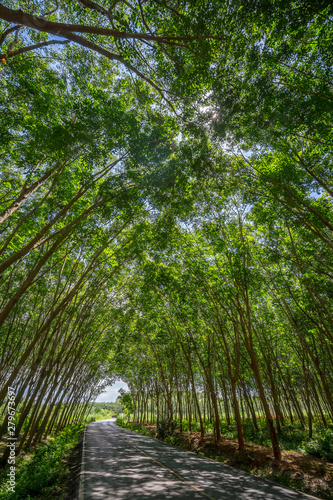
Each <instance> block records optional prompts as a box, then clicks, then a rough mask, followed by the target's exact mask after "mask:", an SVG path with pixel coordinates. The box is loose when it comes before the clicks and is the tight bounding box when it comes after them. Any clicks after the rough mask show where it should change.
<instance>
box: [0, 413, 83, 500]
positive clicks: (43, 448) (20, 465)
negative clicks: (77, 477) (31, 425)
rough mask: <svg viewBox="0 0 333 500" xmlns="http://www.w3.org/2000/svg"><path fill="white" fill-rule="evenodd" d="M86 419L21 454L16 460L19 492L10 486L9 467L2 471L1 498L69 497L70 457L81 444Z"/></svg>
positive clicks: (39, 499)
mask: <svg viewBox="0 0 333 500" xmlns="http://www.w3.org/2000/svg"><path fill="white" fill-rule="evenodd" d="M85 425H86V422H85V423H82V424H76V425H71V426H68V427H66V428H65V429H64V430H63V431H62V432H60V433H59V434H56V435H55V436H52V437H50V438H49V439H48V441H47V442H46V443H43V444H41V445H40V446H38V448H37V449H34V450H32V452H31V453H25V454H21V455H20V456H19V457H17V460H16V471H15V472H16V486H15V492H14V493H12V492H9V491H8V488H7V473H8V469H7V468H5V469H2V470H1V471H0V499H1V500H23V499H26V500H29V499H32V498H33V499H36V500H45V499H47V498H54V499H57V500H64V499H65V498H66V486H67V482H68V478H69V467H70V464H69V458H70V455H71V452H72V451H73V449H74V448H75V446H76V445H77V444H78V442H79V439H80V435H81V433H82V431H83V429H84V427H85Z"/></svg>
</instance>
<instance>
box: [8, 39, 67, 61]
mask: <svg viewBox="0 0 333 500" xmlns="http://www.w3.org/2000/svg"><path fill="white" fill-rule="evenodd" d="M67 43H69V40H59V41H58V40H49V41H48V42H41V43H37V44H36V45H29V46H28V47H21V48H20V49H17V50H13V51H12V52H8V53H7V54H0V59H2V58H5V59H10V58H11V57H14V56H18V55H19V54H24V53H25V52H29V51H30V50H36V49H41V48H42V47H46V46H48V45H56V44H58V45H59V44H60V45H66V44H67Z"/></svg>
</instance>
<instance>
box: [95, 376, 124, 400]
mask: <svg viewBox="0 0 333 500" xmlns="http://www.w3.org/2000/svg"><path fill="white" fill-rule="evenodd" d="M121 387H122V388H123V389H125V391H128V390H129V389H128V385H127V384H126V382H123V381H122V380H118V381H117V382H115V383H114V384H113V385H109V386H107V387H106V388H105V390H104V392H102V394H100V395H99V396H98V398H97V399H96V403H112V402H114V401H115V400H116V399H117V397H118V396H119V392H118V391H119V389H120V388H121Z"/></svg>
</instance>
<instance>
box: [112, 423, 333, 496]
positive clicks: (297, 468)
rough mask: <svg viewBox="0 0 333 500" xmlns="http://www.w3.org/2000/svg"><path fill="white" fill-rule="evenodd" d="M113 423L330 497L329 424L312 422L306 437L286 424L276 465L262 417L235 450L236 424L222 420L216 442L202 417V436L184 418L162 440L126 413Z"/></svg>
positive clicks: (332, 469)
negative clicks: (243, 444)
mask: <svg viewBox="0 0 333 500" xmlns="http://www.w3.org/2000/svg"><path fill="white" fill-rule="evenodd" d="M116 424H117V425H119V426H121V427H124V428H127V429H130V430H134V431H136V432H139V433H141V434H144V435H146V436H150V437H155V438H158V439H161V440H163V441H164V442H166V443H169V444H172V445H175V446H178V447H180V448H183V449H185V450H188V451H192V452H194V453H197V454H198V455H201V456H204V457H208V458H211V459H213V460H217V461H219V462H222V463H224V464H226V465H230V466H232V467H237V468H239V469H241V470H244V471H246V472H249V473H251V474H254V475H256V476H259V477H261V478H263V479H268V480H271V481H274V482H276V483H279V484H281V485H283V486H287V487H289V488H293V489H296V490H298V491H302V492H304V493H308V494H311V495H314V496H316V497H318V498H322V499H324V500H333V465H332V464H331V463H329V461H333V460H332V458H333V455H332V452H333V439H332V438H333V429H332V425H330V426H329V427H328V428H327V429H325V428H323V427H322V426H321V424H320V423H317V424H316V425H315V426H314V432H313V437H312V438H311V439H310V438H309V437H308V433H307V431H306V430H304V429H302V428H301V427H300V426H298V425H297V424H296V425H295V424H293V425H291V424H286V425H285V427H284V428H283V431H282V433H281V435H280V436H279V440H280V443H281V448H282V449H283V459H282V461H281V463H280V464H276V463H275V462H274V460H273V455H272V451H271V448H270V441H269V436H268V433H267V431H266V429H265V428H264V422H258V426H259V429H258V432H257V433H256V431H255V429H254V426H253V423H252V421H250V422H249V421H247V422H245V425H244V436H245V440H246V450H245V451H244V452H239V451H238V449H237V448H238V443H237V430H236V426H235V425H234V424H231V425H228V424H227V423H226V422H222V424H221V431H222V433H223V439H222V441H221V443H219V444H218V445H217V444H216V443H215V441H214V435H213V433H214V431H213V426H212V424H210V422H205V430H206V434H205V437H204V439H203V440H202V439H200V433H199V432H198V431H199V430H200V428H199V425H198V424H197V423H195V422H192V425H191V427H192V431H191V432H190V431H189V427H188V423H187V422H184V421H183V432H182V433H180V432H179V429H177V428H176V430H175V432H174V433H173V434H171V435H170V434H169V435H168V434H167V435H166V436H165V437H164V439H162V438H161V436H160V433H159V432H158V430H157V426H156V425H151V424H145V425H143V424H138V423H133V422H128V421H125V419H124V418H118V419H117V421H116ZM251 424H252V425H251ZM176 427H177V425H176ZM178 427H179V426H178ZM207 430H208V431H210V432H207Z"/></svg>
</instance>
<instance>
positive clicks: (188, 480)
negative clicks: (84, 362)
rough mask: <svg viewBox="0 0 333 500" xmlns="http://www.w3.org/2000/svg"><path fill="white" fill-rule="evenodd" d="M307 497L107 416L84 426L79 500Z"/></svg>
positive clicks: (294, 499)
mask: <svg viewBox="0 0 333 500" xmlns="http://www.w3.org/2000/svg"><path fill="white" fill-rule="evenodd" d="M171 498H172V499H178V500H194V499H195V500H196V499H198V500H199V499H200V500H203V499H205V498H206V499H210V500H220V499H221V500H222V499H223V500H264V499H265V500H306V499H307V500H309V499H310V498H314V497H310V496H308V495H305V494H303V493H298V492H297V491H294V490H290V489H289V488H285V487H283V486H279V485H277V484H274V483H272V482H269V481H264V480H262V479H260V478H256V477H254V476H252V475H250V474H247V473H245V472H242V471H239V470H237V469H234V468H233V467H228V466H227V465H223V464H221V463H219V462H215V461H214V460H210V459H207V458H203V457H200V456H198V455H196V454H194V453H189V452H187V451H184V450H181V449H179V448H177V447H175V446H171V445H168V444H166V443H163V442H160V441H158V440H157V439H153V438H150V437H147V436H142V435H141V434H138V433H136V432H133V431H129V430H127V429H123V428H121V427H118V426H117V425H115V424H114V421H111V420H102V421H100V422H93V423H90V424H88V425H87V427H86V430H85V436H84V442H83V452H82V464H81V477H80V492H79V500H101V499H103V500H139V499H140V500H141V499H156V500H166V499H171Z"/></svg>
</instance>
